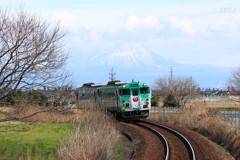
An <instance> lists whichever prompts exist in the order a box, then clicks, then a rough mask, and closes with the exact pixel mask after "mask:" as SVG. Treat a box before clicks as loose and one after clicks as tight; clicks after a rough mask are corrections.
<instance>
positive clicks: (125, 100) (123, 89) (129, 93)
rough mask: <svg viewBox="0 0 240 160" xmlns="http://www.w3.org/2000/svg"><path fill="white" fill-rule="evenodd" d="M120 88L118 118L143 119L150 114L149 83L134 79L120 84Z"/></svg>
mask: <svg viewBox="0 0 240 160" xmlns="http://www.w3.org/2000/svg"><path fill="white" fill-rule="evenodd" d="M118 89H119V90H118V91H119V107H118V109H119V110H118V112H117V117H118V118H122V119H141V118H147V117H148V116H149V110H150V108H151V90H150V86H149V84H147V83H142V82H134V81H133V82H131V83H128V84H124V85H121V86H119V88H118Z"/></svg>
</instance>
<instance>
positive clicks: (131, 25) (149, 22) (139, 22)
mask: <svg viewBox="0 0 240 160" xmlns="http://www.w3.org/2000/svg"><path fill="white" fill-rule="evenodd" d="M157 23H158V18H156V17H153V16H147V17H142V18H139V17H137V16H136V15H130V16H129V17H128V19H127V21H126V24H125V27H126V30H133V29H135V28H138V27H143V28H148V29H149V28H153V27H154V26H155V25H156V24H157Z"/></svg>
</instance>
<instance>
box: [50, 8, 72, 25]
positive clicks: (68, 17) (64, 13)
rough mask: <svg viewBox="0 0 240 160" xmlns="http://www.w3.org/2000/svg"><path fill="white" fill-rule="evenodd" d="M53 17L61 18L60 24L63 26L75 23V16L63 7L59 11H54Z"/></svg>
mask: <svg viewBox="0 0 240 160" xmlns="http://www.w3.org/2000/svg"><path fill="white" fill-rule="evenodd" d="M54 17H55V18H57V19H60V20H61V24H62V25H64V26H65V27H69V26H74V25H75V22H74V21H75V17H74V15H73V14H71V13H70V12H69V11H68V10H66V9H64V10H61V11H59V12H56V13H54Z"/></svg>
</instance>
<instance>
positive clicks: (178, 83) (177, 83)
mask: <svg viewBox="0 0 240 160" xmlns="http://www.w3.org/2000/svg"><path fill="white" fill-rule="evenodd" d="M154 89H155V90H158V91H159V93H160V94H161V95H162V96H163V97H164V98H165V97H167V96H168V95H169V94H171V95H173V96H174V98H175V100H176V101H177V102H178V103H179V102H180V101H183V102H184V104H186V102H187V101H189V100H190V99H191V98H194V97H196V96H197V95H199V92H200V91H199V88H198V85H197V84H196V82H195V81H194V80H193V79H192V78H191V77H190V78H187V77H177V78H175V77H173V76H172V75H171V76H170V77H160V78H158V79H157V80H156V82H155V86H154Z"/></svg>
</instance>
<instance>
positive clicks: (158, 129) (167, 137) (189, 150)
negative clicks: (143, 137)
mask: <svg viewBox="0 0 240 160" xmlns="http://www.w3.org/2000/svg"><path fill="white" fill-rule="evenodd" d="M136 124H137V125H140V126H143V127H144V128H147V129H149V130H151V131H152V132H155V134H160V136H159V137H161V139H162V141H164V142H165V145H164V146H165V147H164V148H165V149H164V150H165V155H166V156H165V158H164V159H165V160H167V159H173V158H174V159H175V158H177V159H178V160H180V159H184V160H187V159H189V160H195V159H196V158H195V152H194V149H193V147H192V145H191V144H190V142H189V141H188V140H187V139H186V138H185V137H184V136H183V135H182V134H180V133H179V132H177V131H175V130H173V129H171V128H169V127H166V126H163V125H160V124H157V123H153V122H149V121H145V120H140V121H137V123H136ZM161 133H162V134H161ZM172 139H174V143H172ZM179 146H181V147H180V148H181V151H180V152H179Z"/></svg>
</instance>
